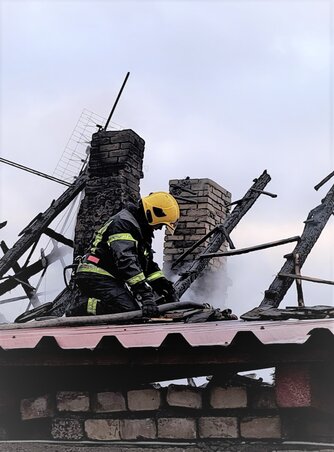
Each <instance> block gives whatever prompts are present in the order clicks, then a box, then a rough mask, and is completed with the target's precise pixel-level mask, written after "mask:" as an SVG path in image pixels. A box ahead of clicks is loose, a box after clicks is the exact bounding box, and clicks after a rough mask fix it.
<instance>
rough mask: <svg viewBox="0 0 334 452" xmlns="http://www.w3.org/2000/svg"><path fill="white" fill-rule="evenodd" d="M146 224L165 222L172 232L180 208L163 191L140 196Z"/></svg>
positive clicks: (174, 200)
mask: <svg viewBox="0 0 334 452" xmlns="http://www.w3.org/2000/svg"><path fill="white" fill-rule="evenodd" d="M141 200H142V203H143V208H144V212H145V216H146V219H147V221H148V224H150V225H151V226H155V225H157V224H165V225H166V226H167V228H168V229H169V230H170V231H171V232H172V233H173V232H174V231H175V228H176V222H177V220H178V219H179V218H180V208H179V205H178V203H177V201H176V199H175V198H174V197H173V196H172V195H170V194H169V193H166V192H164V191H157V192H155V193H150V194H149V195H148V196H144V197H143V198H141Z"/></svg>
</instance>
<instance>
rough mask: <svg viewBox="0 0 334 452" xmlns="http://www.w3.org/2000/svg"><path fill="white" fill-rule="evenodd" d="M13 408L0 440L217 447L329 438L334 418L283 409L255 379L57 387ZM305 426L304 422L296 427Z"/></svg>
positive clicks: (2, 425) (269, 389) (0, 425)
mask: <svg viewBox="0 0 334 452" xmlns="http://www.w3.org/2000/svg"><path fill="white" fill-rule="evenodd" d="M15 409H16V410H17V411H16V414H15V415H13V414H12V418H11V419H12V420H11V422H12V425H11V426H9V425H8V424H7V423H6V419H5V418H1V421H0V433H1V438H0V439H11V440H12V439H25V440H31V439H44V440H57V441H94V442H99V441H109V442H114V441H132V440H136V441H153V444H154V442H158V443H159V442H160V441H167V440H174V441H192V442H200V441H206V442H207V441H218V440H219V441H220V444H221V446H223V445H224V444H225V443H226V444H232V445H234V447H236V446H237V445H238V444H243V443H245V442H249V441H268V440H271V441H276V442H277V441H278V442H279V441H281V440H282V439H284V440H291V441H293V440H299V441H301V440H304V441H320V440H321V441H327V442H328V441H333V440H334V429H333V427H334V418H333V416H328V415H327V417H326V421H325V416H324V414H323V413H321V412H316V411H311V410H308V409H306V408H305V409H304V410H298V411H296V410H293V409H292V410H291V409H286V408H285V409H281V408H280V407H279V406H278V404H277V402H276V396H275V388H274V387H273V386H270V385H264V384H261V383H259V382H257V381H255V382H254V383H252V384H251V385H240V384H239V385H238V386H219V385H216V384H214V385H211V384H210V383H209V384H208V385H207V386H206V387H191V386H186V385H175V384H171V385H169V386H168V387H165V388H159V387H158V388H157V387H154V386H147V387H145V388H138V389H119V388H117V389H116V388H115V389H111V388H110V389H108V390H106V389H104V390H101V391H92V390H87V391H82V390H81V391H69V390H59V391H55V392H54V393H47V394H45V393H44V394H43V393H41V394H38V395H36V394H35V395H34V396H33V397H24V396H22V397H21V398H20V400H18V403H17V406H16V408H15ZM11 410H13V408H11ZM296 419H297V421H296ZM303 424H304V425H307V426H308V428H307V429H305V430H304V431H301V430H300V427H301V426H302V425H303ZM294 425H297V427H298V428H296V429H294V428H293V426H294ZM221 450H223V449H221ZM224 450H225V449H224ZM231 450H232V449H231ZM233 450H238V449H233ZM239 450H243V449H239ZM247 450H248V449H247ZM254 450H255V449H254ZM270 450H271V449H270ZM294 450H297V449H294ZM303 450H304V449H303Z"/></svg>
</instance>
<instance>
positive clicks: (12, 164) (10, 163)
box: [0, 157, 72, 187]
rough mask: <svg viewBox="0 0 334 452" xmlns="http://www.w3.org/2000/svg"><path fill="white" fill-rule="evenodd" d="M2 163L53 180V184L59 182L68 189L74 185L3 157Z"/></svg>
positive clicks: (0, 158)
mask: <svg viewBox="0 0 334 452" xmlns="http://www.w3.org/2000/svg"><path fill="white" fill-rule="evenodd" d="M0 162H2V163H6V164H7V165H11V166H15V168H19V169H21V170H24V171H27V172H28V173H32V174H35V175H36V176H40V177H44V178H45V179H49V180H52V181H53V182H58V184H63V185H66V186H67V187H70V186H71V185H72V184H71V183H69V182H66V181H64V180H61V179H58V178H57V177H53V176H50V175H49V174H45V173H41V172H40V171H36V170H34V169H32V168H28V167H27V166H23V165H20V164H19V163H15V162H12V161H10V160H6V159H4V158H2V157H0Z"/></svg>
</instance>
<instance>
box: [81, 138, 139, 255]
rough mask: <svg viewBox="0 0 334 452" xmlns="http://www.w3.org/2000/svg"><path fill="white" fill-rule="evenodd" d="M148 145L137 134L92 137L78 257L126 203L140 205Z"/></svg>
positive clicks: (82, 203) (82, 207)
mask: <svg viewBox="0 0 334 452" xmlns="http://www.w3.org/2000/svg"><path fill="white" fill-rule="evenodd" d="M144 148H145V141H144V140H143V139H142V138H141V137H140V136H139V135H137V134H136V133H135V132H134V131H133V130H130V129H127V130H121V131H100V132H97V133H95V134H93V136H92V142H91V149H90V155H89V161H88V180H87V183H86V188H85V194H84V198H83V199H82V201H81V204H80V209H79V213H78V216H77V223H76V228H75V240H74V243H75V248H74V257H76V256H78V255H82V254H84V253H85V251H86V249H87V247H88V245H89V243H90V240H91V238H92V235H93V233H94V231H95V230H96V229H97V228H98V227H100V226H101V225H103V224H104V223H105V222H106V221H107V220H108V218H110V216H112V215H114V214H115V213H117V212H118V211H119V210H121V209H122V208H123V207H124V205H125V204H126V202H128V201H132V202H137V201H138V199H139V197H140V195H139V183H140V179H141V178H143V173H142V166H143V157H144Z"/></svg>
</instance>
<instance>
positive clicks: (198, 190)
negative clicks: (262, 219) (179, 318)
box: [164, 178, 231, 297]
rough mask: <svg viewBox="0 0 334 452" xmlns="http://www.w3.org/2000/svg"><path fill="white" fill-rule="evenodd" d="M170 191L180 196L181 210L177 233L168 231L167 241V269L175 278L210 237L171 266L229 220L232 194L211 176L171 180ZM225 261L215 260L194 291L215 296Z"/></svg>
mask: <svg viewBox="0 0 334 452" xmlns="http://www.w3.org/2000/svg"><path fill="white" fill-rule="evenodd" d="M169 191H170V193H171V194H172V195H174V196H175V197H176V198H177V200H178V203H179V206H180V212H181V217H180V220H179V222H178V225H177V228H176V231H175V233H174V234H173V235H171V234H170V233H169V232H168V231H166V235H165V242H164V271H165V273H166V275H167V276H169V277H171V278H173V275H176V274H178V273H180V272H182V271H184V270H186V268H187V265H188V264H189V263H191V262H193V260H194V259H196V257H198V255H199V254H201V253H202V252H203V251H204V250H205V248H206V247H207V245H208V244H209V242H210V238H208V239H207V240H205V241H204V242H203V243H202V244H201V245H200V246H198V247H197V248H195V249H194V251H193V252H191V253H190V254H189V255H188V256H186V257H185V259H184V260H183V261H182V263H180V264H178V265H177V266H176V267H175V268H174V270H171V265H172V264H173V263H174V262H175V260H176V259H177V258H178V257H179V256H180V255H181V254H182V253H183V252H184V251H186V250H187V249H189V248H190V247H192V246H193V245H194V244H195V243H196V242H197V241H198V240H200V239H201V238H202V237H203V236H205V235H206V234H207V233H208V232H210V231H212V229H213V228H214V227H215V226H217V225H218V224H221V223H222V222H223V221H224V220H225V218H226V215H227V213H228V211H229V207H228V204H229V203H230V202H231V193H230V192H228V191H227V190H226V189H224V188H223V187H221V186H220V185H219V184H217V183H216V182H214V181H212V180H210V179H190V178H186V179H173V180H170V182H169ZM224 249H226V245H223V246H222V247H221V251H223V250H224ZM225 263H226V259H224V258H214V259H211V260H210V263H209V266H208V268H207V271H206V272H205V273H204V274H203V275H202V276H201V277H200V278H199V279H198V280H197V281H195V282H194V283H193V285H192V290H193V292H194V293H196V294H197V295H198V296H200V297H201V296H205V295H207V294H208V293H210V294H211V295H212V290H213V286H214V285H215V275H214V273H215V271H217V270H222V269H223V268H224V267H225ZM220 279H221V278H220Z"/></svg>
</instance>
